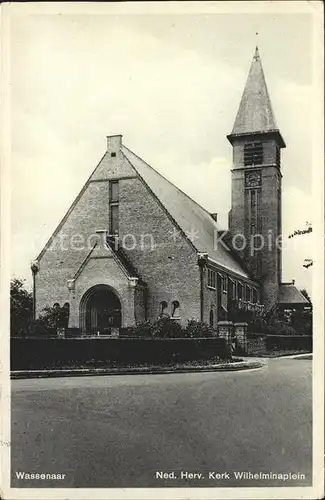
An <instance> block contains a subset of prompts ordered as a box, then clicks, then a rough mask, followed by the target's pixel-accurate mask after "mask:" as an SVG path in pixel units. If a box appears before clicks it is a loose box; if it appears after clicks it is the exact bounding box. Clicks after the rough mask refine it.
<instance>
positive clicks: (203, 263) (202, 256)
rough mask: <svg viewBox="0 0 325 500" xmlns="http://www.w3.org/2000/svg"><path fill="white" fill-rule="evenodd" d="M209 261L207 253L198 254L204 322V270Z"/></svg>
mask: <svg viewBox="0 0 325 500" xmlns="http://www.w3.org/2000/svg"><path fill="white" fill-rule="evenodd" d="M207 260H208V254H207V253H198V266H199V268H200V321H201V322H203V321H204V269H205V266H206V263H207Z"/></svg>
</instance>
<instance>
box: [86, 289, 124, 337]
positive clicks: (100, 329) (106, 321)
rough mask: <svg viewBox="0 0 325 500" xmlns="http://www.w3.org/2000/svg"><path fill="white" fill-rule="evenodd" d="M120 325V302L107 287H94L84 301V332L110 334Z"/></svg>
mask: <svg viewBox="0 0 325 500" xmlns="http://www.w3.org/2000/svg"><path fill="white" fill-rule="evenodd" d="M120 326H121V303H120V300H119V298H118V297H117V295H116V294H115V293H114V292H113V291H112V290H111V289H110V288H108V287H105V286H99V287H94V289H93V291H92V292H91V293H90V295H89V298H88V300H87V303H86V333H92V334H98V333H99V334H110V333H111V329H112V328H119V327H120Z"/></svg>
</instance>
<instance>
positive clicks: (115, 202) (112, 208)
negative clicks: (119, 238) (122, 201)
mask: <svg viewBox="0 0 325 500" xmlns="http://www.w3.org/2000/svg"><path fill="white" fill-rule="evenodd" d="M119 194H120V193H119V183H118V181H111V182H110V184H109V233H110V234H118V218H119V216H118V212H119V210H118V208H119Z"/></svg>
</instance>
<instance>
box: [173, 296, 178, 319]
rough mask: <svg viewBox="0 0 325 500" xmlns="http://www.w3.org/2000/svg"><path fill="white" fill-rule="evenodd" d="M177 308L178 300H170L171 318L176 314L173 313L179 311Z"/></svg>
mask: <svg viewBox="0 0 325 500" xmlns="http://www.w3.org/2000/svg"><path fill="white" fill-rule="evenodd" d="M178 309H179V302H178V300H173V302H172V318H173V317H175V316H177V314H175V313H177V312H179V311H177V310H178Z"/></svg>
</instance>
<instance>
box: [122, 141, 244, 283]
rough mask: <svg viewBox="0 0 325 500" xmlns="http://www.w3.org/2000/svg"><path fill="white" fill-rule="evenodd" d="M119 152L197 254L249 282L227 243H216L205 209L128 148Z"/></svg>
mask: <svg viewBox="0 0 325 500" xmlns="http://www.w3.org/2000/svg"><path fill="white" fill-rule="evenodd" d="M121 151H122V153H123V155H124V156H125V158H127V160H128V161H129V162H130V164H131V165H132V166H133V168H134V169H135V171H136V172H137V173H138V175H139V176H140V178H141V179H142V180H143V182H144V183H145V184H146V185H147V186H148V188H149V189H150V190H151V192H152V193H153V194H154V196H155V197H156V198H157V199H158V200H159V202H160V203H161V204H162V205H163V207H164V208H165V210H166V211H167V212H168V213H169V214H170V216H171V217H172V219H173V220H174V221H175V222H176V224H177V226H178V227H179V229H180V231H181V232H182V233H183V234H185V235H186V236H187V238H188V239H189V240H190V241H191V242H192V244H193V246H194V248H195V249H196V250H197V251H198V252H200V253H207V254H208V256H209V258H210V259H212V260H213V261H214V262H215V263H216V264H218V265H219V266H221V267H223V268H225V269H226V270H229V271H231V272H233V273H235V274H237V275H238V276H241V277H243V278H248V279H252V277H251V276H250V275H249V273H248V272H247V271H246V269H245V268H244V266H243V265H242V263H241V262H239V260H238V258H236V256H234V254H233V252H232V250H231V249H230V248H229V247H228V246H227V245H226V243H221V242H219V241H216V240H217V236H218V231H219V227H218V224H217V223H216V221H215V220H214V219H213V217H212V216H211V214H210V213H209V212H207V210H205V209H204V208H203V207H202V206H201V205H199V204H198V203H196V202H195V201H194V200H192V198H190V197H189V196H188V195H186V194H185V193H184V192H183V191H181V190H180V189H178V188H177V187H176V186H175V185H174V184H172V183H171V182H170V181H168V180H167V179H166V178H165V177H163V176H162V175H161V174H159V173H158V172H157V171H156V170H154V169H153V168H152V167H151V166H150V165H148V164H147V163H146V162H145V161H143V160H142V159H141V158H140V157H139V156H137V155H136V154H135V153H133V152H132V151H130V150H129V149H128V148H127V147H125V146H122V149H121ZM166 237H168V235H167V236H166Z"/></svg>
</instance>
